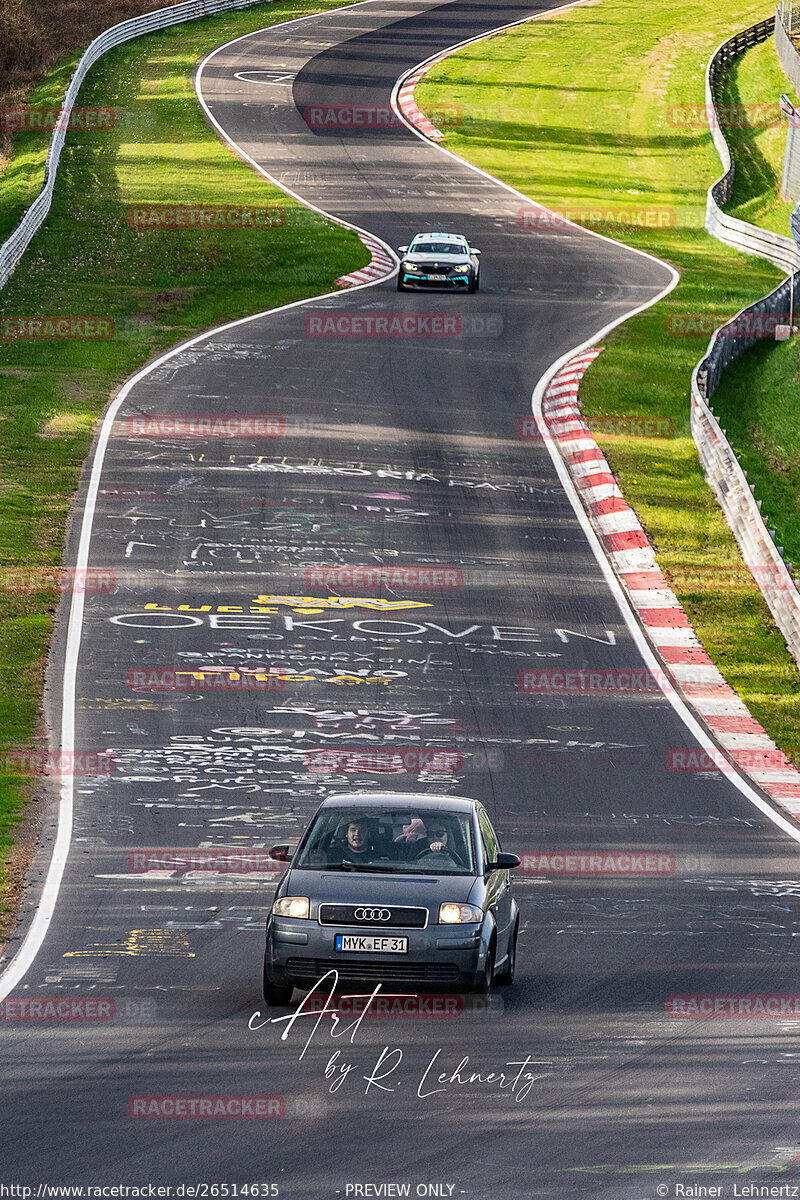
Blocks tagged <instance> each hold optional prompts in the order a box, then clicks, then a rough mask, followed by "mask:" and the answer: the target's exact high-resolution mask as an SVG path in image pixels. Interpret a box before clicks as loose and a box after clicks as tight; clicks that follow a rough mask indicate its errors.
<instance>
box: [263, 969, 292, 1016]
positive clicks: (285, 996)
mask: <svg viewBox="0 0 800 1200" xmlns="http://www.w3.org/2000/svg"><path fill="white" fill-rule="evenodd" d="M293 991H294V988H293V987H291V986H290V987H282V986H281V985H279V984H277V983H273V982H272V980H271V979H270V977H269V975H268V973H267V963H266V960H265V961H264V1003H265V1004H266V1005H267V1006H268V1007H269V1008H288V1007H289V1005H290V1004H291V1002H292V992H293Z"/></svg>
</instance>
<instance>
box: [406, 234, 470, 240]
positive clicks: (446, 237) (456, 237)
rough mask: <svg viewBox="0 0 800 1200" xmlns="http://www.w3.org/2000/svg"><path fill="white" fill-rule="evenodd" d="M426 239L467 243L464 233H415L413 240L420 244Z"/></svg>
mask: <svg viewBox="0 0 800 1200" xmlns="http://www.w3.org/2000/svg"><path fill="white" fill-rule="evenodd" d="M425 238H437V239H438V241H440V242H466V240H467V239H466V238H465V237H464V235H463V233H415V234H414V237H413V238H412V239H411V240H412V241H414V242H419V241H422V240H423V239H425Z"/></svg>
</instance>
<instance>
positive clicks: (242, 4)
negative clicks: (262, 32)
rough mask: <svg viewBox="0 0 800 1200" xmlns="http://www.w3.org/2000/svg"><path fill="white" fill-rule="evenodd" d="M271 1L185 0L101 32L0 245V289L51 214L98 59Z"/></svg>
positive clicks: (74, 80)
mask: <svg viewBox="0 0 800 1200" xmlns="http://www.w3.org/2000/svg"><path fill="white" fill-rule="evenodd" d="M269 3H270V0H186V2H185V3H183V4H175V5H173V6H172V7H171V8H159V9H156V11H155V12H151V13H146V14H145V15H144V16H142V17H132V18H131V19H130V20H129V21H121V22H120V24H119V25H112V26H111V28H110V29H106V30H104V31H103V32H102V33H101V34H100V35H99V37H96V38H95V39H94V41H93V42H92V43H91V44H90V45H89V46H88V47H87V49H86V51H85V52H84V54H83V55H82V56H81V59H80V61H79V63H78V65H77V67H76V68H75V74H74V75H73V76H72V79H71V80H70V83H69V87H68V88H67V91H66V95H65V96H64V102H63V104H62V106H61V115H60V116H59V120H58V122H57V123H56V127H55V129H54V131H53V136H52V137H51V139H50V145H49V147H48V150H47V159H46V161H45V168H44V186H43V187H42V190H41V191H40V192H39V195H38V196H37V197H36V199H35V200H34V202H33V204H31V206H30V208H28V209H27V210H26V211H25V214H24V215H23V217H22V220H21V221H20V223H19V225H17V227H16V229H15V230H14V231H13V233H11V234H10V236H9V237H8V238H6V240H5V242H3V244H2V246H0V288H3V287H5V285H6V284H7V283H8V280H9V278H10V277H11V275H12V274H13V273H14V270H15V268H16V266H17V263H18V262H19V260H20V259H21V258H22V255H23V254H24V253H25V251H26V249H27V247H28V245H29V244H30V241H31V239H32V238H33V236H34V234H35V233H36V231H37V229H39V228H40V227H41V225H42V223H43V222H44V219H45V217H46V216H47V214H48V212H49V211H50V205H51V203H52V200H53V188H54V186H55V181H56V172H57V171H58V161H59V159H60V157H61V151H62V148H63V146H64V139H65V137H66V131H67V124H68V120H69V115H68V114H69V111H70V109H71V108H72V107H73V105H74V104H75V101H76V99H77V96H78V92H79V91H80V87H81V84H82V83H83V81H84V79H85V78H86V76H87V74H88V72H89V68H90V67H92V66H94V64H95V63H96V62H97V60H98V58H101V57H102V56H103V55H104V54H105V53H106V51H108V50H111V49H113V47H114V46H121V45H122V43H123V42H128V41H130V40H131V38H136V37H140V36H141V35H142V34H143V33H152V32H153V31H154V30H156V29H166V28H167V27H168V26H170V25H178V24H180V22H181V21H195V20H197V19H198V18H199V17H209V16H212V15H213V14H214V13H220V12H229V11H232V10H233V9H237V8H250V7H252V6H253V5H254V4H269Z"/></svg>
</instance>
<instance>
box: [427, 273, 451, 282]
mask: <svg viewBox="0 0 800 1200" xmlns="http://www.w3.org/2000/svg"><path fill="white" fill-rule="evenodd" d="M425 278H426V279H432V280H434V281H435V282H436V283H442V282H443V281H444V280H445V279H447V276H446V275H426V276H425Z"/></svg>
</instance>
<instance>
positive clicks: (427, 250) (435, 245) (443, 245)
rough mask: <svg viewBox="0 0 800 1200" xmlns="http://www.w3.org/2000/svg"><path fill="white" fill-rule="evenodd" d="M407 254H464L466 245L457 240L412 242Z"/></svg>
mask: <svg viewBox="0 0 800 1200" xmlns="http://www.w3.org/2000/svg"><path fill="white" fill-rule="evenodd" d="M408 253H409V254H462V255H463V254H466V253H467V247H466V246H461V245H459V244H458V243H457V242H414V244H413V246H410V247H409V251H408Z"/></svg>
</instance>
